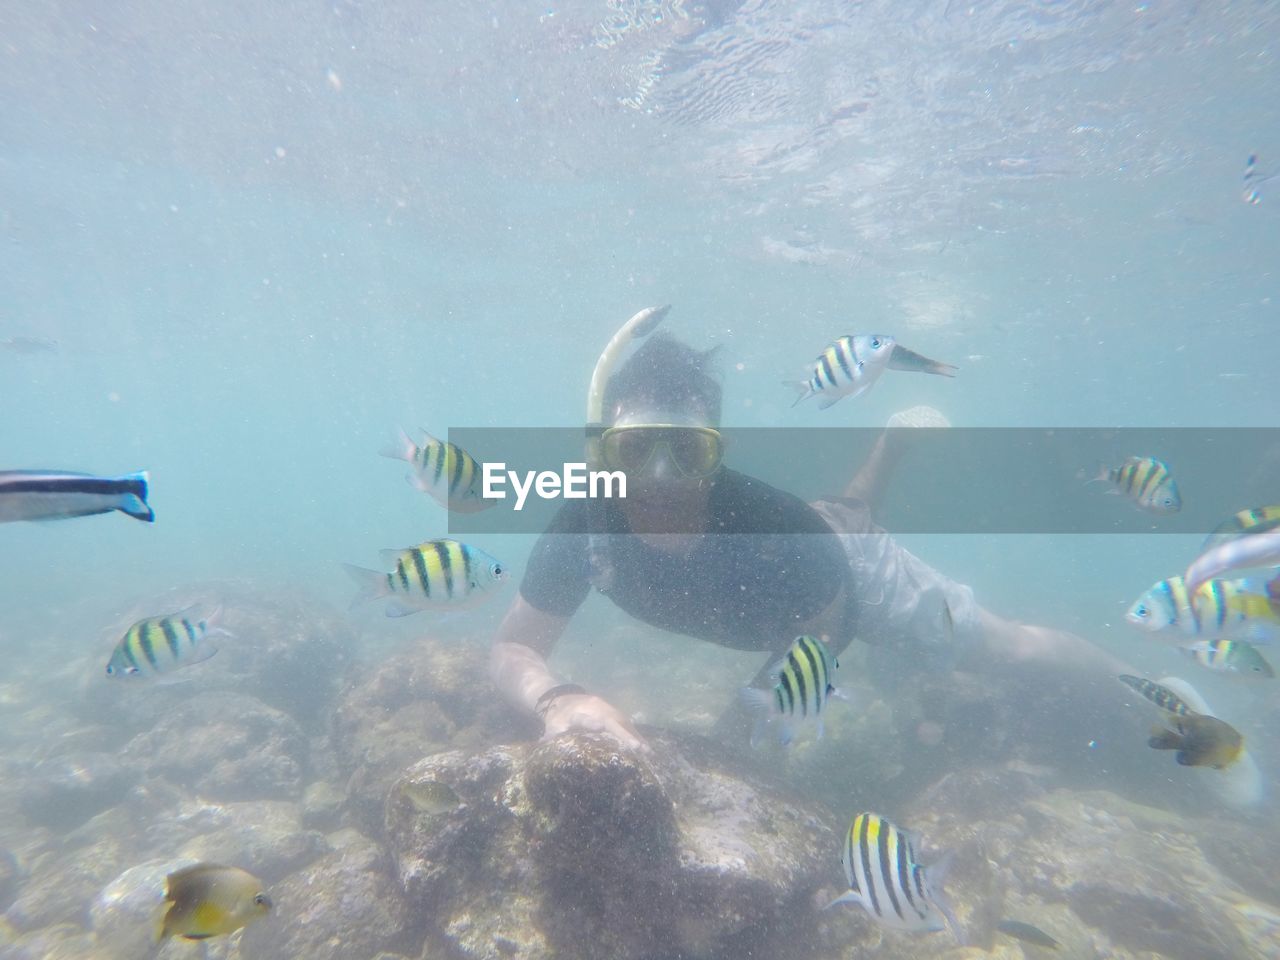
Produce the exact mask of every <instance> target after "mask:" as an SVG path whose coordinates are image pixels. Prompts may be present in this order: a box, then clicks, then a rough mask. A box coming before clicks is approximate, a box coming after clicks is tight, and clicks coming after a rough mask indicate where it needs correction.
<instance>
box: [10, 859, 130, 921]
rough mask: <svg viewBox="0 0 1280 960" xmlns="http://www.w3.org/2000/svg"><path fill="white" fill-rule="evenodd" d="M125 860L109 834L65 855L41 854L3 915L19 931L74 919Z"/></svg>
mask: <svg viewBox="0 0 1280 960" xmlns="http://www.w3.org/2000/svg"><path fill="white" fill-rule="evenodd" d="M128 861H129V854H128V852H127V851H126V850H124V849H123V848H122V846H121V845H120V844H119V843H118V842H116V841H115V840H114V839H112V838H110V837H107V838H104V839H103V840H101V841H99V842H98V843H95V844H93V845H92V846H88V847H82V848H80V849H78V850H75V851H74V852H72V853H70V854H67V855H65V856H59V857H47V858H44V859H43V860H42V861H41V862H40V864H39V865H38V866H37V867H36V868H34V869H33V870H32V874H31V877H30V878H29V879H28V880H27V881H26V882H25V883H24V884H23V885H22V888H21V890H20V891H19V892H18V897H17V899H16V900H14V902H13V903H12V904H11V905H10V906H9V909H8V910H6V911H5V919H7V920H8V921H9V922H10V923H11V924H13V926H14V927H15V928H16V929H18V930H21V931H23V932H28V931H32V930H39V929H40V928H42V927H48V926H52V925H54V924H58V923H78V922H80V921H81V920H82V919H83V917H84V912H85V907H86V906H87V905H88V904H89V903H90V901H92V899H93V897H94V895H95V894H97V892H98V891H99V890H100V889H101V888H102V886H103V885H104V884H106V883H107V882H108V881H109V880H110V879H111V878H112V877H114V876H116V875H117V874H118V873H119V872H120V871H121V870H122V869H123V868H124V866H125V864H127V863H128Z"/></svg>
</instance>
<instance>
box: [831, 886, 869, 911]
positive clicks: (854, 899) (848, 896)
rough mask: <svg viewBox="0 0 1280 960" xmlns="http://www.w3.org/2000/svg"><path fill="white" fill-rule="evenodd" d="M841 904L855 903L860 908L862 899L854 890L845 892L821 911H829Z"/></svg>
mask: <svg viewBox="0 0 1280 960" xmlns="http://www.w3.org/2000/svg"><path fill="white" fill-rule="evenodd" d="M842 903H856V904H858V906H862V897H860V896H859V895H858V893H857V891H856V890H846V891H845V892H844V893H842V894H840V896H838V897H836V898H835V899H834V900H832V901H831V902H830V903H828V904H827V905H826V906H825V907H823V908H822V909H823V910H830V909H831V908H832V907H835V906H839V905H840V904H842Z"/></svg>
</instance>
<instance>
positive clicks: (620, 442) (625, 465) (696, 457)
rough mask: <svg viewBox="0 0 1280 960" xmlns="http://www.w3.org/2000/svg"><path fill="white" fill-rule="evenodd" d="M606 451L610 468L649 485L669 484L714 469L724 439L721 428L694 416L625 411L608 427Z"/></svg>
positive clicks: (604, 442)
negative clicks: (628, 413) (632, 413)
mask: <svg viewBox="0 0 1280 960" xmlns="http://www.w3.org/2000/svg"><path fill="white" fill-rule="evenodd" d="M682 420H683V421H685V422H681V421H682ZM601 451H602V455H603V457H604V462H605V465H606V466H607V467H609V468H610V469H613V470H622V471H623V472H625V473H626V474H627V476H628V478H633V480H634V481H639V482H640V483H642V484H644V485H646V486H648V485H649V483H650V481H653V482H656V483H660V484H664V485H665V484H667V483H679V482H681V481H700V480H703V479H705V478H707V477H709V476H711V475H712V474H714V473H715V472H716V471H717V470H718V469H719V468H720V461H721V459H722V457H723V455H724V441H723V439H722V438H721V436H720V432H719V431H718V430H716V429H715V428H713V427H710V426H707V425H705V424H702V423H697V422H692V421H691V419H690V418H688V417H678V416H676V417H673V416H671V415H669V414H653V415H648V416H625V417H620V418H618V419H617V420H616V421H615V422H614V425H613V426H611V427H609V428H608V429H607V430H605V431H604V434H603V435H602V437H601Z"/></svg>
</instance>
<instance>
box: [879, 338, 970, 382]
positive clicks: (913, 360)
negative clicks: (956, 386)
mask: <svg viewBox="0 0 1280 960" xmlns="http://www.w3.org/2000/svg"><path fill="white" fill-rule="evenodd" d="M889 369H890V370H910V371H911V372H912V373H932V374H935V375H936V376H939V377H954V376H955V375H956V374H957V373H959V372H960V368H959V367H957V366H955V365H954V364H950V363H939V362H938V361H937V360H930V359H929V358H928V357H925V356H922V355H920V354H918V353H916V352H915V351H914V350H908V349H907V348H906V347H904V346H902V345H901V344H898V343H895V344H894V345H893V353H891V354H889Z"/></svg>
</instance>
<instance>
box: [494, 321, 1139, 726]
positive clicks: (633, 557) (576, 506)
mask: <svg viewBox="0 0 1280 960" xmlns="http://www.w3.org/2000/svg"><path fill="white" fill-rule="evenodd" d="M664 312H665V311H642V312H641V313H640V314H637V315H636V316H635V317H633V318H632V320H631V322H630V323H629V324H628V325H627V326H626V327H624V328H623V330H622V331H619V335H618V336H616V337H615V338H614V341H613V342H611V344H610V348H609V349H608V350H606V352H605V354H604V355H603V356H602V357H601V364H600V366H598V367H597V371H596V377H595V378H593V381H592V396H593V401H592V403H593V409H592V410H589V412H588V419H589V420H591V421H595V422H596V430H595V431H594V436H593V438H592V442H593V443H595V447H594V450H595V452H596V456H597V458H598V459H599V461H600V462H602V463H603V465H604V466H605V467H607V468H608V469H613V470H623V471H625V472H626V475H627V484H628V485H627V496H626V497H625V498H624V499H620V500H610V501H604V502H603V503H602V502H600V501H586V500H569V501H566V502H565V504H564V506H562V507H561V508H560V510H559V511H558V513H557V514H556V517H555V519H554V520H553V521H552V523H551V526H550V527H549V528H548V529H547V530H546V531H545V532H544V533H543V535H542V536H541V537H540V538H539V540H538V542H537V544H536V545H535V546H534V549H533V552H532V554H531V555H530V557H529V562H528V566H527V569H526V571H525V575H524V579H523V581H522V582H521V584H520V592H519V595H518V596H517V598H516V599H515V601H514V603H513V604H512V606H511V609H510V610H509V611H508V613H507V615H506V617H505V618H504V620H503V621H502V624H501V625H500V626H499V628H498V631H497V634H496V636H495V637H494V642H493V646H492V649H491V656H490V675H491V677H492V678H493V681H494V683H495V684H496V686H497V687H498V689H499V690H500V691H501V692H502V693H503V695H504V696H506V697H507V698H508V699H509V700H510V701H511V702H512V703H513V704H515V705H517V706H519V707H522V708H524V709H526V710H529V711H531V712H533V713H534V714H535V715H537V716H538V717H539V718H540V719H541V720H542V722H543V724H544V729H545V734H544V735H545V736H547V737H551V736H555V735H557V734H560V733H564V732H566V731H574V730H582V731H604V732H606V733H609V734H611V735H612V736H614V737H616V738H617V739H618V740H620V741H621V742H622V743H624V744H626V745H628V746H633V747H642V746H643V743H642V740H641V738H640V736H639V734H637V732H636V730H635V728H634V726H633V725H632V722H631V720H630V718H629V717H627V716H626V715H625V714H624V713H623V712H622V711H620V710H618V709H617V708H615V707H614V706H613V705H612V704H610V703H609V702H608V701H606V700H604V699H603V698H602V697H599V696H596V695H595V694H592V693H590V692H589V691H586V690H584V689H583V688H581V687H579V686H577V685H576V684H568V683H562V682H561V681H560V680H558V679H557V678H556V677H554V676H553V675H552V674H551V672H550V670H549V669H548V667H547V658H548V656H549V655H550V653H551V649H552V648H553V647H554V646H555V643H556V641H557V640H559V638H560V637H561V635H562V634H563V633H564V631H565V628H566V627H567V625H568V623H569V621H570V619H571V618H572V617H573V615H574V613H575V612H576V611H577V610H578V608H579V607H580V606H581V604H582V602H583V601H584V600H585V599H586V598H587V596H588V595H589V594H590V592H591V590H592V587H593V586H595V587H596V588H598V589H600V590H601V591H602V592H604V593H605V595H606V596H608V597H609V599H610V600H612V601H613V602H614V604H616V605H617V606H618V607H620V608H622V609H623V610H625V611H626V612H627V613H629V614H631V615H632V616H633V617H635V618H637V619H639V620H641V621H643V622H645V623H648V624H650V625H652V626H655V627H659V628H661V629H663V630H668V631H672V632H675V633H682V634H685V635H687V636H691V637H696V638H698V639H701V640H708V641H710V642H712V643H716V644H720V645H722V646H728V647H734V648H736V649H741V650H759V651H774V652H776V653H779V654H780V653H781V652H782V651H784V650H786V649H787V647H788V645H790V643H791V642H792V640H793V639H794V638H795V637H796V636H797V634H805V633H807V634H812V635H814V636H818V637H822V638H824V639H826V640H827V642H828V643H829V644H830V646H831V650H832V652H833V653H838V652H839V651H840V650H841V649H843V648H844V647H845V646H847V645H848V644H849V642H851V641H852V640H853V639H854V637H855V636H857V637H860V638H862V639H864V640H867V641H869V642H873V643H890V642H897V641H898V640H906V641H915V642H918V643H923V644H926V645H928V644H934V645H940V644H948V643H954V644H956V647H957V649H956V650H955V651H954V653H955V654H956V655H957V656H959V657H961V658H967V657H978V658H982V659H986V660H991V659H992V658H997V659H1003V660H1005V661H1028V660H1039V661H1043V662H1049V663H1056V664H1062V665H1073V666H1077V667H1081V668H1091V669H1097V670H1102V671H1107V672H1110V673H1112V674H1114V673H1117V672H1124V670H1123V667H1124V665H1123V664H1122V663H1121V662H1120V661H1118V660H1114V659H1113V658H1111V657H1110V656H1109V655H1107V654H1106V653H1104V652H1103V651H1102V650H1100V649H1099V648H1097V647H1095V646H1094V645H1092V644H1091V643H1089V642H1088V641H1086V640H1084V639H1083V638H1081V637H1078V636H1076V635H1074V634H1071V633H1067V632H1064V631H1059V630H1053V629H1049V628H1045V627H1037V626H1031V625H1029V624H1021V623H1014V622H1011V621H1008V620H1005V619H1002V618H1000V617H998V616H996V615H994V614H992V613H990V612H989V611H987V610H984V609H983V608H982V607H980V606H979V605H978V604H977V603H976V602H975V601H974V597H973V591H972V590H971V589H970V588H969V587H967V586H964V585H962V584H959V583H955V582H954V581H951V580H949V579H947V578H946V577H944V576H942V575H941V574H939V573H938V572H937V571H935V570H933V569H932V568H931V567H929V566H928V565H927V564H925V563H924V562H922V561H921V560H919V559H918V558H917V557H915V556H913V555H912V554H911V553H909V552H907V551H906V550H904V549H902V548H901V547H899V546H898V545H897V544H896V543H894V541H893V539H892V538H891V537H890V536H888V535H887V534H885V532H884V531H883V530H881V529H880V528H879V527H877V526H875V525H874V523H873V522H872V520H871V511H870V508H869V507H868V502H872V503H874V502H875V501H876V499H877V498H878V496H879V493H880V492H881V490H882V489H883V486H884V483H885V479H886V478H887V476H888V473H889V471H890V470H891V469H892V467H893V465H894V463H895V462H896V461H897V459H898V458H900V457H901V455H902V454H903V452H904V447H903V446H902V444H901V443H900V442H898V441H896V440H894V439H893V435H894V434H895V433H896V434H898V435H899V436H900V435H901V433H902V431H890V432H889V433H886V434H884V435H882V436H881V437H880V438H879V440H878V442H877V444H876V446H875V448H874V449H873V451H872V453H871V456H870V458H869V460H868V462H867V464H866V465H865V466H864V467H863V469H862V470H861V471H860V472H859V473H858V475H857V476H856V477H854V479H853V480H852V481H851V482H850V484H849V485H848V487H847V488H846V490H845V491H844V495H843V496H840V497H831V498H824V499H821V500H818V501H816V502H814V503H811V504H809V503H805V502H804V501H802V500H800V499H799V498H797V497H795V496H792V495H791V494H789V493H786V492H784V491H782V490H778V489H776V488H774V487H772V486H769V485H768V484H765V483H763V482H761V481H759V480H755V479H753V478H751V477H749V476H747V475H745V474H742V473H738V472H737V471H734V470H731V469H729V468H728V467H725V466H724V465H723V463H722V455H723V440H722V437H721V435H720V433H719V431H718V429H717V428H718V426H719V423H720V403H721V390H720V385H719V383H718V382H717V381H716V379H715V378H714V377H713V376H712V374H711V372H710V369H709V368H710V363H709V353H702V352H699V351H696V350H693V349H692V348H690V347H687V346H685V345H684V344H682V343H680V342H679V341H677V340H675V339H673V338H670V337H667V336H664V335H658V336H652V337H649V338H648V339H647V340H646V341H645V342H644V343H643V345H642V346H641V347H640V348H639V349H638V350H637V351H636V352H635V353H634V354H633V355H632V357H631V358H630V359H629V360H628V361H627V362H626V364H625V365H623V366H622V367H621V368H620V369H619V370H618V371H617V373H616V374H613V375H612V376H610V372H611V370H612V365H613V362H614V361H615V360H616V358H617V354H618V353H619V352H620V348H621V347H624V346H626V344H627V342H628V341H629V340H631V339H632V338H633V337H638V336H646V335H648V334H649V332H650V331H651V330H652V328H653V327H655V326H656V325H657V323H658V322H660V321H661V319H662V314H663V313H664ZM591 433H592V431H591V428H590V427H589V434H591ZM593 510H595V511H598V512H597V513H595V514H592V513H591V512H590V511H593ZM729 534H732V535H729ZM944 610H946V611H948V615H947V616H943V615H942V613H943V611H944ZM947 621H949V624H948V623H947ZM770 659H771V660H773V659H775V658H770ZM766 670H767V668H766ZM763 673H764V671H762V675H763ZM758 679H759V678H758ZM739 709H740V708H739ZM732 714H733V711H732V710H731V711H730V715H732ZM742 729H743V730H744V731H745V730H746V729H747V727H746V725H745V724H744V725H743V726H742Z"/></svg>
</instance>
